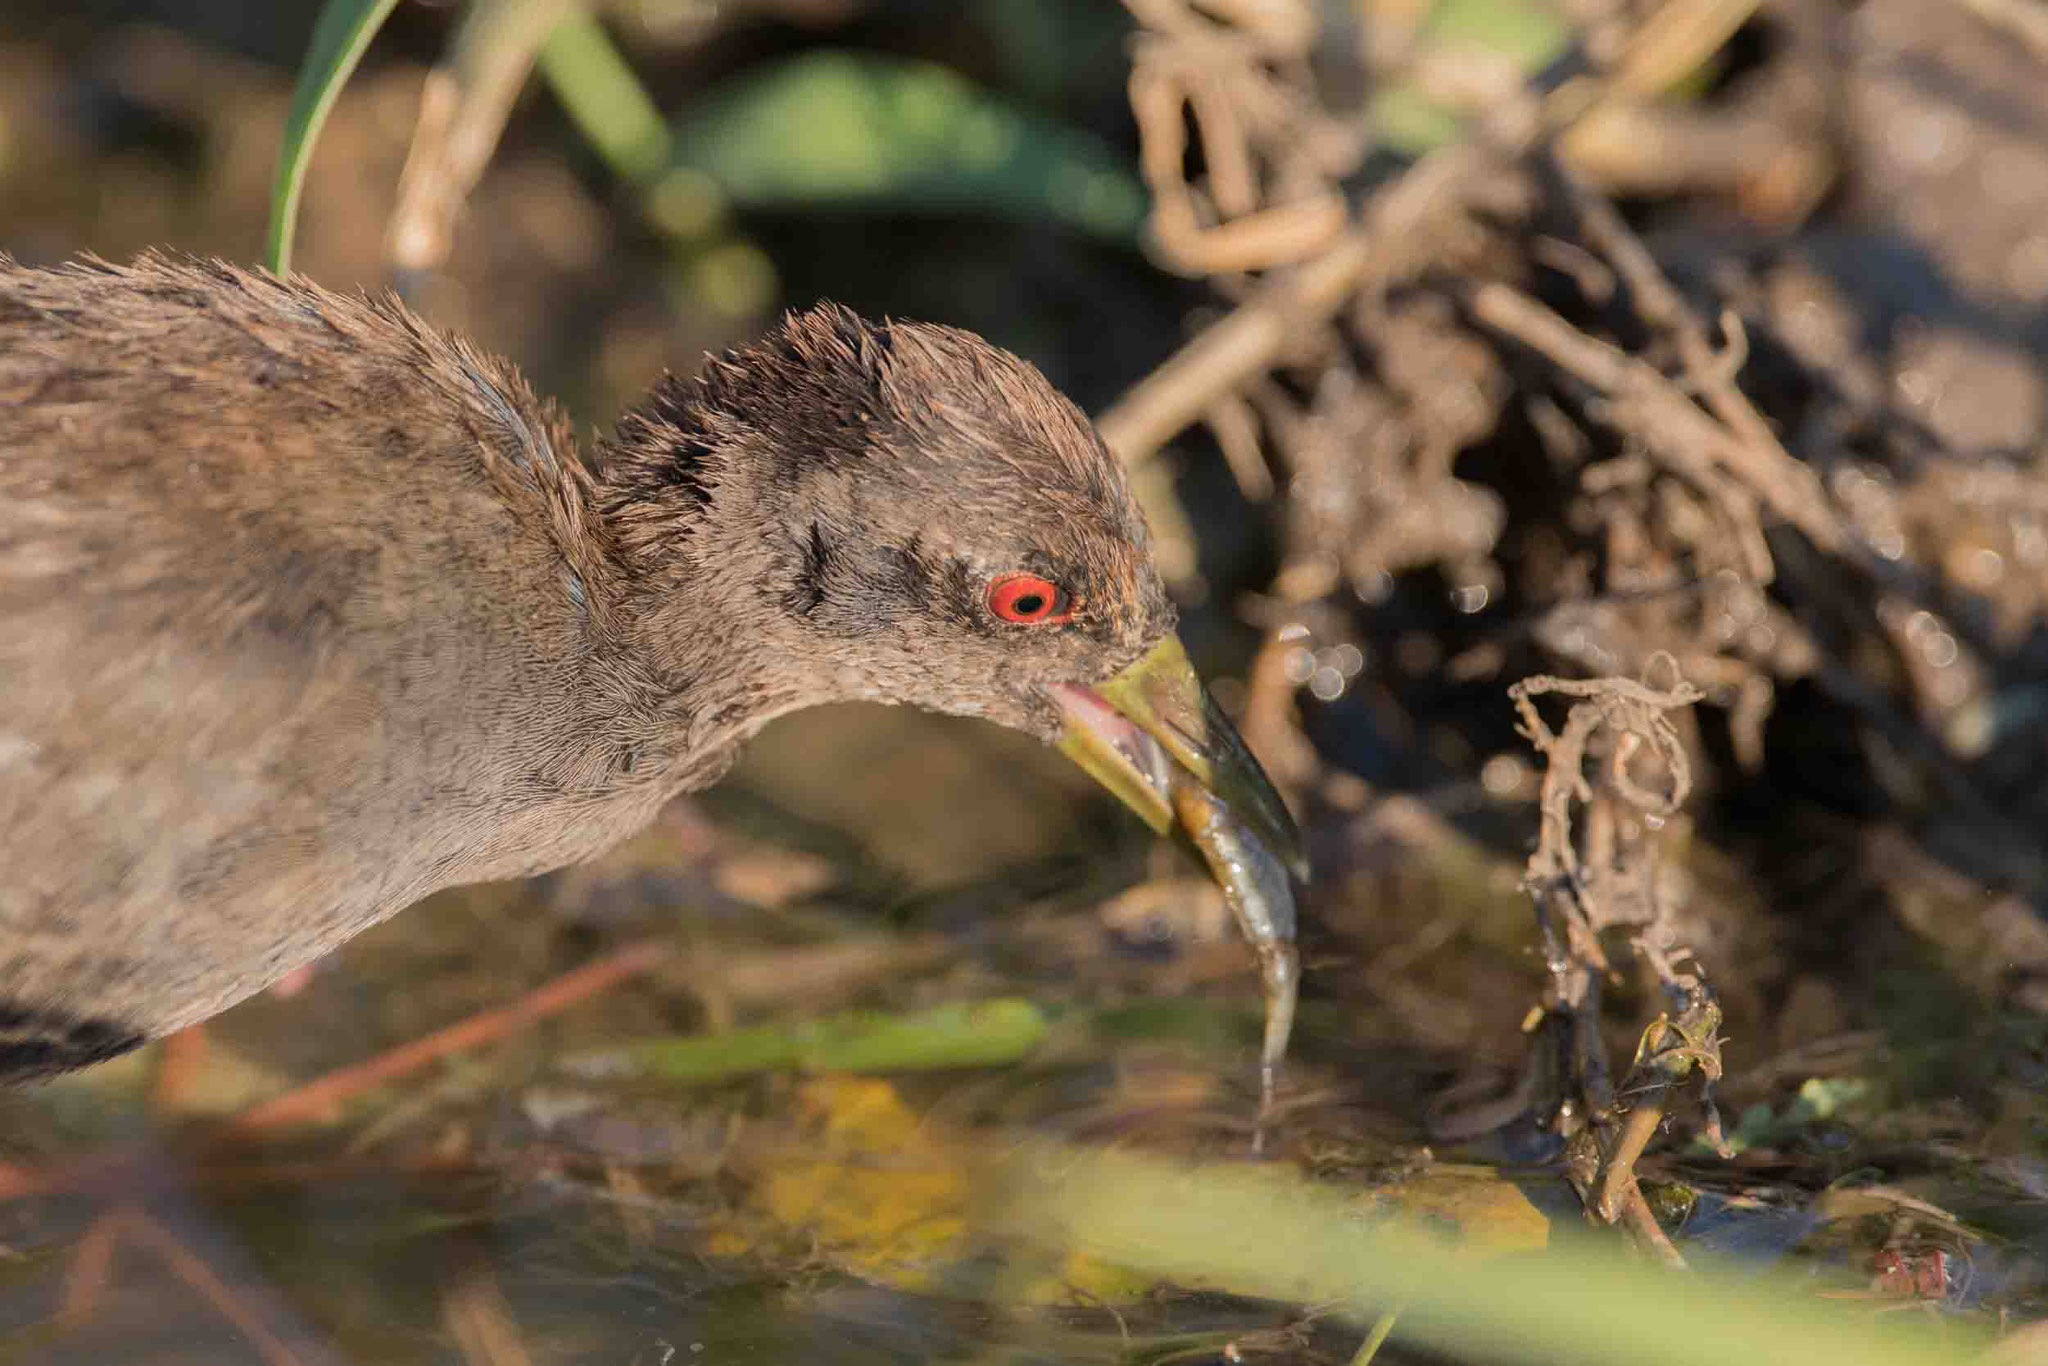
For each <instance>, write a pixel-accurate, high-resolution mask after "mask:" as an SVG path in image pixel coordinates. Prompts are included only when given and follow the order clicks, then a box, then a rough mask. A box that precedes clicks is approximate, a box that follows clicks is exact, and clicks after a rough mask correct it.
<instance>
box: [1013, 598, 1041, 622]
mask: <svg viewBox="0 0 2048 1366" xmlns="http://www.w3.org/2000/svg"><path fill="white" fill-rule="evenodd" d="M1010 609H1011V610H1012V611H1014V612H1015V613H1016V614H1017V615H1018V616H1020V617H1035V616H1037V615H1038V614H1039V613H1040V612H1042V611H1044V610H1045V595H1044V594H1043V593H1026V594H1025V595H1024V596H1023V597H1020V598H1018V599H1017V600H1016V601H1015V602H1013V603H1011V604H1010Z"/></svg>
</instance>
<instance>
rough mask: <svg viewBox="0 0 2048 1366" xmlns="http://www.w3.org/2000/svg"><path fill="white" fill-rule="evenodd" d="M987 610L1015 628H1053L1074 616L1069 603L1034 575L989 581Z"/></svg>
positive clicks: (1050, 583) (1003, 576)
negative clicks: (1016, 626)
mask: <svg viewBox="0 0 2048 1366" xmlns="http://www.w3.org/2000/svg"><path fill="white" fill-rule="evenodd" d="M988 610H989V611H991V612H993V613H994V614H995V615H996V617H997V618H999V619H1000V620H1003V621H1008V622H1013V623H1015V624H1016V625H1018V626H1054V625H1057V624H1059V623H1060V622H1063V621H1066V620H1067V619H1068V618H1070V617H1072V616H1073V615H1074V603H1073V599H1071V598H1069V597H1068V596H1067V591H1066V590H1065V589H1064V588H1061V587H1060V586H1059V585H1058V584H1056V583H1054V582H1053V581H1052V580H1051V579H1042V578H1040V577H1039V576H1038V575H1036V574H1024V573H1017V574H998V575H997V576H996V577H995V578H993V579H990V580H989V584H988Z"/></svg>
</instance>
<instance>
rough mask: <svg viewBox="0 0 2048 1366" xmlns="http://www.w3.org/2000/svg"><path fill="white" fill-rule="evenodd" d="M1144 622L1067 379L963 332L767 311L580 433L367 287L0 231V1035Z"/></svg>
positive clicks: (1028, 702)
mask: <svg viewBox="0 0 2048 1366" xmlns="http://www.w3.org/2000/svg"><path fill="white" fill-rule="evenodd" d="M1012 570H1024V571H1028V572H1030V573H1032V574H1036V575H1040V576H1043V577H1044V578H1046V579H1049V580H1051V581H1053V582H1054V583H1056V584H1058V585H1059V586H1060V587H1061V588H1063V589H1064V590H1066V592H1067V593H1068V594H1070V595H1071V600H1072V604H1073V617H1072V620H1071V621H1068V622H1064V623H1054V624H1050V625H1044V626H1022V625H1016V624H1012V623H1010V622H1006V621H1002V620H999V619H997V617H996V616H995V615H993V614H992V611H991V608H990V606H989V602H990V599H989V597H988V591H989V590H988V585H989V584H990V582H991V580H992V578H993V577H994V576H998V575H1000V574H1002V573H1003V572H1005V571H1012ZM1172 624H1173V614H1172V610H1171V608H1170V607H1169V605H1168V603H1167V601H1166V599H1165V596H1164V594H1163V593H1162V591H1161V588H1160V585H1159V580H1158V578H1157V576H1156V575H1155V573H1154V572H1153V570H1152V568H1151V565H1150V560H1149V555H1148V552H1147V548H1146V536H1145V530H1144V524H1143V521H1142V519H1141V517H1140V515H1139V513H1138V512H1137V510H1136V507H1135V505H1134V504H1133V502H1132V500H1131V498H1130V495H1129V493H1128V491H1127V490H1126V488H1125V485H1124V483H1123V480H1122V478H1121V476H1120V474H1119V472H1118V470H1117V467H1116V465H1115V463H1114V462H1113V461H1112V460H1111V459H1110V458H1109V457H1108V455H1107V454H1106V452H1105V451H1104V450H1103V447H1102V445H1101V443H1100V441H1099V440H1098V439H1097V437H1096V436H1095V435H1094V433H1093V431H1092V429H1091V428H1090V427H1089V425H1088V423H1087V421H1086V420H1085V418H1084V417H1083V416H1082V415H1081V414H1080V412H1078V411H1077V410H1076V409H1075V408H1074V407H1073V405H1072V404H1070V403H1069V402H1067V401H1066V400H1065V399H1064V398H1062V397H1061V396H1060V395H1059V394H1057V393H1056V392H1055V391H1054V390H1053V389H1052V388H1051V387H1050V386H1049V385H1048V384H1047V383H1046V381H1045V380H1044V378H1043V377H1042V376H1041V375H1040V374H1039V373H1038V372H1037V371H1036V370H1035V369H1033V368H1032V367H1031V366H1030V365H1028V364H1026V363H1025V362H1023V361H1021V360H1018V359H1017V358H1015V357H1013V356H1010V355H1007V354H1005V353H1003V352H1001V351H998V350H996V349H995V348H993V347H990V346H989V345H988V344H986V343H985V342H983V341H981V340H979V339H978V338H976V337H973V336H971V335H969V334H967V333H964V332H959V331H955V330H953V329H949V328H943V327H934V326H927V325H922V324H913V323H885V324H875V323H869V322H864V321H862V320H861V319H859V318H857V317H855V316H854V315H853V314H851V313H848V312H846V311H845V310H843V309H839V308H835V307H830V306H826V307H820V308H817V309H814V310H811V311H809V312H805V313H800V314H795V315H792V316H790V317H789V318H787V319H786V320H785V321H784V322H783V323H782V324H781V325H780V326H779V327H777V328H776V329H775V330H774V331H772V332H771V333H770V334H769V335H768V336H766V337H765V338H763V339H762V340H761V341H759V342H758V343H756V344H755V345H753V346H751V347H748V348H745V349H743V350H738V351H735V352H731V353H728V354H727V355H726V356H725V357H723V358H722V359H719V360H715V361H713V362H711V364H710V366H709V368H708V369H707V370H706V371H705V373H704V374H703V375H701V376H700V377H698V378H696V379H693V380H687V381H685V380H677V379H675V378H673V377H669V378H664V379H663V380H662V381H661V382H660V383H659V384H657V385H656V386H655V388H654V389H653V390H652V392H651V393H650V394H649V395H648V397H647V398H646V399H645V400H644V401H643V402H642V403H641V404H640V405H639V406H638V407H637V408H635V409H634V410H633V411H631V412H629V413H628V414H627V415H625V417H623V418H622V419H621V420H620V421H619V423H618V424H617V428H616V431H615V433H614V434H613V435H612V436H610V437H609V438H606V439H603V440H600V441H598V442H597V443H596V444H595V446H594V447H593V448H592V449H589V450H581V449H579V448H578V446H577V444H576V442H575V440H574V439H573V438H572V436H571V434H570V431H569V429H568V427H567V425H566V424H565V423H564V422H563V420H562V418H561V416H560V414H559V413H558V412H557V411H556V410H555V409H554V408H552V407H551V406H549V405H547V404H546V403H543V402H541V401H539V400H538V399H536V398H535V396H534V395H533V393H532V392H531V391H530V390H529V389H528V388H527V386H526V384H525V383H524V382H523V381H522V380H521V379H520V377H519V376H518V374H517V373H516V372H515V371H514V370H513V369H512V367H511V366H510V365H508V364H507V363H505V362H503V361H501V360H498V359H495V358H493V357H490V356H486V355H484V354H482V353H480V352H478V351H477V350H475V349H474V348H472V347H470V346H468V345H467V344H465V343H463V342H462V341H460V340H458V339H456V338H453V337H450V336H447V335H445V334H443V333H441V332H439V331H436V330H435V329H433V328H432V327H430V326H428V325H427V324H425V323H423V322H421V321H420V320H419V319H417V318H415V317H414V316H413V315H411V314H410V313H408V312H407V311H406V310H405V309H404V308H403V307H401V306H400V305H399V304H397V303H396V302H394V301H390V300H368V299H363V298H354V297H344V296H341V295H338V294H334V293H330V292H327V291H325V290H322V289H319V288H317V287H315V286H314V285H312V284H310V283H308V282H306V281H304V280H299V279H294V280H290V281H280V280H278V279H275V278H273V277H270V276H267V275H262V274H258V273H254V272H250V271H246V270H241V269H237V268H235V267H231V266H227V265H224V264H219V263H215V262H203V261H193V260H173V259H167V258H164V257H158V256H151V257H145V258H143V259H142V260H140V261H138V262H137V263H135V264H134V265H132V266H127V267H116V266H110V265H107V264H105V263H101V262H97V261H90V262H86V263H83V264H77V265H72V266H68V267H63V268H60V269H55V270H34V269H28V268H25V267H22V266H19V265H16V264H14V263H12V262H10V261H7V260H6V259H5V258H4V257H0V1075H12V1076H25V1075H34V1074H39V1073H46V1072H49V1071H54V1070H61V1069H62V1068H64V1067H68V1066H76V1065H80V1064H82V1063H85V1062H89V1061H93V1060H96V1059H98V1058H101V1057H105V1056H110V1055H112V1054H115V1053H118V1052H120V1051H122V1050H124V1049H126V1048H129V1047H132V1046H133V1045H134V1044H135V1043H137V1042H139V1041H140V1040H141V1039H143V1038H146V1037H153V1036H156V1035H159V1034H162V1033H165V1032H167V1031H169V1030H173V1029H176V1028H178V1027H180V1026H182V1025H186V1024H189V1023H192V1022H194V1021H197V1020H200V1019H203V1018H205V1017H206V1016H208V1015H210V1014H213V1013H214V1012H216V1011H219V1010H221V1009H223V1008H225V1007H226V1006H228V1005H231V1004H233V1003H234V1002H235V1001H237V1000H240V999H242V998H243V997H245V996H247V995H249V994H250V993H252V992H254V991H257V990H259V989H260V988H262V987H263V986H264V985H266V984H267V983H269V982H271V981H273V980H275V979H276V978H277V977H279V976H281V975H282V974H283V973H285V972H287V971H289V970H290V969H291V968H293V967H294V966H296V965H298V964H301V963H304V962H306V961H308V960H310V959H312V958H313V957H315V956H317V955H319V954H321V953H324V952H325V951H327V950H329V949H331V948H333V947H334V946H336V945H337V944H339V943H341V942H342V941H343V940H345V939H347V938H348V937H349V936H351V935H353V934H355V933H356V932H357V931H359V930H361V929H363V928H365V927H367V926H369V925H371V924H374V923H376V922H377V921H379V920H381V919H383V918H384V917H386V916H388V915H390V914H392V913H393V912H395V911H398V910H400V909H402V908H403V907H405V906H406V905H408V904H410V903H412V902H414V901H416V900H418V899H419V898H421V897H423V896H425V895H426V894H427V893H429V892H432V891H434V890H435V889H437V888H441V887H447V886H451V885H455V884H460V883H467V882H475V881H480V880H485V879H495V878H507V877H516V876H520V875H525V874H530V873H535V872H539V871H542V870H544V869H549V868H555V867H559V866H561V865H563V864H566V863H569V862H572V861H574V860H577V859H580V858H584V857H587V856H590V855H592V854H594V853H596V852H598V851H599V850H602V849H604V848H605V847H607V846H609V845H611V844H613V843H615V842H616V841H618V840H620V839H622V838H624V837H625V836H626V835H628V834H630V833H632V832H633V831H634V830H636V829H637V828H639V827H640V826H641V825H643V824H644V823H645V822H646V821H648V820H649V819H650V818H651V817H652V815H653V814H654V812H655V811H656V809H657V808H658V807H659V806H660V805H661V804H662V802H663V801H665V800H666V799H667V798H669V797H671V796H673V795H674V794H676V793H678V792H681V791H684V790H686V789H691V788H696V787H701V786H703V785H704V784H706V783H708V782H710V781H712V780H713V779H714V778H716V777H717V776H718V775H719V774H720V773H721V772H723V770H724V769H725V767H726V766H727V765H728V763H729V762H730V761H731V759H732V757H733V755H734V753H735V751H736V749H737V747H738V746H739V745H740V743H741V742H742V741H744V740H745V739H746V738H747V737H748V736H749V735H751V734H752V733H753V732H754V731H756V730H757V729H759V728H760V726H761V725H762V724H763V723H765V722H766V721H768V720H769V719H770V718H771V717H773V716H776V715H778V714H780V713H782V712H786V711H789V710H791V709H792V708H796V707H801V706H807V705H810V704H813V703H820V702H826V701H832V700H839V699H851V698H871V699H878V700H882V701H888V702H902V703H910V704H913V705H917V706H922V707H927V708H933V709H937V710H941V711H947V712H954V713H960V714H965V715H974V716H983V717H987V718H989V719H990V720H993V721H997V722H1000V723H1002V724H1004V725H1008V726H1013V727H1017V728H1020V729H1023V730H1026V731H1030V732H1032V733H1035V734H1037V735H1040V736H1041V737H1043V738H1045V739H1047V740H1056V739H1059V738H1060V736H1061V733H1062V720H1061V713H1060V710H1059V707H1058V705H1057V703H1056V701H1055V697H1054V691H1055V688H1056V685H1059V684H1063V683H1072V684H1080V685H1089V684H1093V683H1096V682H1098V681H1100V680H1104V679H1109V678H1111V677H1112V676H1113V675H1118V674H1119V673H1120V672H1121V671H1123V670H1125V669H1126V667H1127V666H1131V665H1132V664H1133V661H1135V660H1137V659H1139V657H1140V656H1142V655H1146V653H1147V651H1148V650H1151V649H1152V647H1154V646H1155V645H1157V644H1159V643H1160V642H1161V641H1162V639H1163V638H1164V637H1166V636H1167V635H1168V633H1170V631H1171V629H1172ZM1183 667H1184V666H1183ZM1128 749H1129V746H1128V745H1126V750H1127V751H1128Z"/></svg>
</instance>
